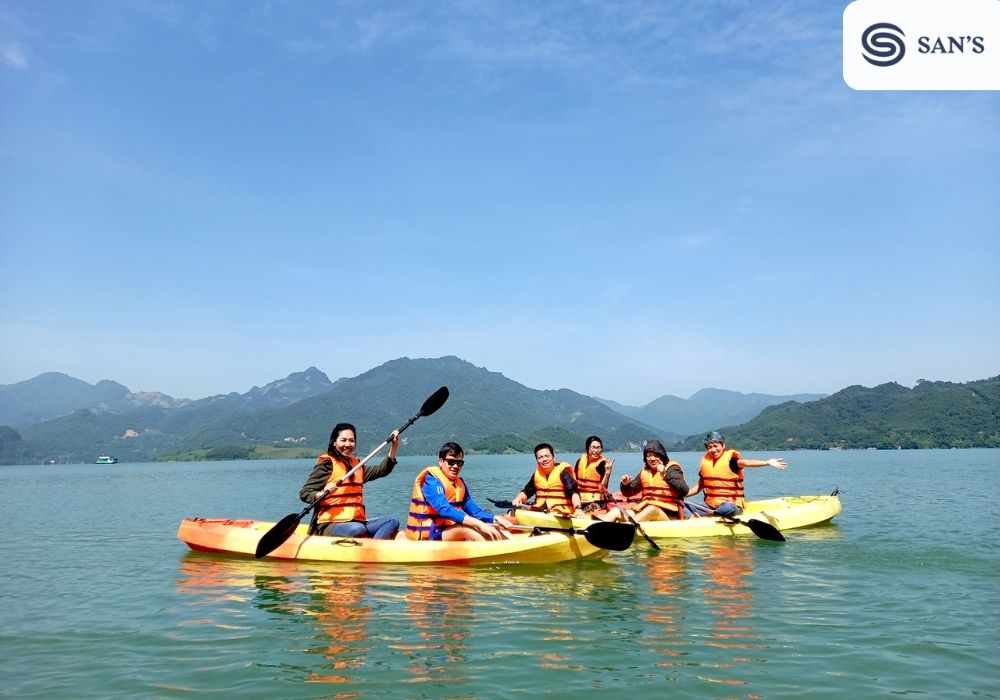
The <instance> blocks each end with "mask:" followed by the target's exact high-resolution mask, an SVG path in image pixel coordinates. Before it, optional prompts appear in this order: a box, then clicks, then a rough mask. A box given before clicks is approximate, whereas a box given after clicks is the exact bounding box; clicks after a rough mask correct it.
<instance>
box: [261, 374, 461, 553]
mask: <svg viewBox="0 0 1000 700" xmlns="http://www.w3.org/2000/svg"><path fill="white" fill-rule="evenodd" d="M447 400H448V387H446V386H443V387H441V388H440V389H438V390H437V391H435V392H434V393H433V394H431V395H430V396H428V397H427V399H426V400H425V401H424V403H423V405H422V406H421V407H420V410H419V411H417V413H416V415H414V416H413V417H412V418H410V420H408V421H406V423H405V424H403V425H402V426H401V427H400V428H398V429H397V430H396V431H395V437H398V436H399V434H400V433H402V432H403V431H404V430H406V429H407V428H409V427H410V426H411V425H413V424H414V422H416V420H417V419H418V418H420V417H421V416H429V415H431V414H432V413H434V412H435V411H437V410H438V409H439V408H441V406H443V405H444V402H445V401H447ZM393 437H394V436H393V435H392V434H390V435H389V437H387V438H386V439H385V440H384V441H383V442H382V444H381V445H379V446H378V447H376V448H375V449H374V450H372V451H371V453H370V454H368V456H367V457H365V458H364V459H363V460H361V461H360V462H358V463H357V464H355V465H354V467H352V468H351V470H350V471H348V472H347V473H346V474H344V476H342V477H340V478H339V479H337V481H336V483H335V484H333V485H332V486H329V487H327V488H325V489H323V490H322V491H320V492H319V493H318V494H316V498H315V499H314V500H313V502H312V503H310V504H309V505H307V506H306V507H305V508H303V509H302V511H301V512H300V513H298V514H296V513H292V514H291V515H286V516H285V517H284V518H282V519H281V520H279V521H278V522H277V523H276V524H275V526H274V527H272V528H271V529H270V530H268V531H267V532H265V533H264V534H263V535H262V536H261V538H260V540H259V541H258V542H257V551H256V552H255V553H254V556H255V557H257V558H258V559H260V558H261V557H265V556H267V555H268V554H270V553H271V552H273V551H274V550H275V549H277V548H278V547H280V546H281V545H282V544H283V543H284V542H285V541H286V540H287V539H288V538H289V537H291V536H292V533H294V532H295V529H296V528H297V527H298V524H299V521H300V520H302V518H303V517H305V514H306V513H308V512H309V511H310V510H312V509H313V508H316V507H317V506H319V504H320V503H321V502H322V501H323V499H324V498H325V497H326V495H327V494H328V493H330V491H331V490H332V489H333V488H335V487H337V486H339V485H340V484H341V483H343V481H344V480H345V479H347V478H348V477H349V476H350V475H351V474H353V473H354V472H355V471H357V470H358V468H359V467H361V466H362V465H364V464H365V463H366V462H367V461H368V460H369V459H371V458H372V457H374V456H375V455H376V454H378V453H379V452H380V451H381V450H382V448H383V447H385V446H386V445H388V444H389V441H390V440H392V439H393Z"/></svg>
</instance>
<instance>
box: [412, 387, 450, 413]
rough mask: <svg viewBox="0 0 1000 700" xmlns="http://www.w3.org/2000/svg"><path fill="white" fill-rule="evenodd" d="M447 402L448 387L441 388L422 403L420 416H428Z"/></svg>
mask: <svg viewBox="0 0 1000 700" xmlns="http://www.w3.org/2000/svg"><path fill="white" fill-rule="evenodd" d="M447 400H448V387H446V386H443V387H441V388H440V389H438V390H437V391H435V392H434V393H433V394H431V395H430V396H428V397H427V400H426V401H424V405H423V406H421V407H420V414H419V415H421V416H429V415H430V414H432V413H434V412H435V411H436V410H438V409H439V408H441V407H442V406H444V402H445V401H447Z"/></svg>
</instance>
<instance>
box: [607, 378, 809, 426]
mask: <svg viewBox="0 0 1000 700" xmlns="http://www.w3.org/2000/svg"><path fill="white" fill-rule="evenodd" d="M825 396H826V394H792V395H789V396H773V395H771V394H743V393H740V392H738V391H727V390H725V389H702V390H700V391H698V392H696V393H694V394H692V395H691V397H690V398H687V399H682V398H680V397H678V396H672V395H670V394H667V395H665V396H661V397H659V398H657V399H654V400H653V401H650V402H649V403H647V404H645V405H644V406H624V405H622V404H620V403H617V402H616V401H611V400H609V399H598V401H600V402H601V403H603V404H604V405H606V406H608V407H609V408H612V409H614V410H615V411H618V412H619V413H623V414H625V415H626V416H630V417H631V418H635V419H636V420H639V421H642V422H643V423H648V424H649V425H652V426H654V427H657V428H659V429H660V430H662V431H663V432H664V434H665V435H666V436H667V437H668V438H669V437H670V436H671V435H677V436H682V435H691V434H692V433H703V432H706V431H708V430H711V429H713V428H715V427H717V426H719V425H737V424H739V423H744V422H746V421H748V420H750V419H751V418H753V417H754V416H756V415H757V414H759V413H760V412H761V411H762V410H764V409H765V408H767V407H768V406H775V405H777V404H780V403H785V402H786V401H797V402H799V403H804V402H806V401H816V400H817V399H822V398H824V397H825Z"/></svg>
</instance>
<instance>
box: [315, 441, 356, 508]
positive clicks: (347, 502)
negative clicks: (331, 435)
mask: <svg viewBox="0 0 1000 700" xmlns="http://www.w3.org/2000/svg"><path fill="white" fill-rule="evenodd" d="M324 460H330V461H331V462H333V468H332V469H331V470H330V476H328V477H326V484H325V486H324V488H331V487H333V485H334V484H336V483H337V482H338V481H339V480H340V479H342V478H343V477H344V475H345V474H347V472H348V471H350V469H353V468H354V467H355V466H357V464H358V462H359V461H360V460H359V459H358V458H357V457H355V456H353V455H352V456H351V457H350V462H351V466H350V467H345V466H344V463H343V462H341V461H340V460H339V459H334V458H333V457H331V456H330V455H328V454H323V455H320V456H319V459H318V460H317V461H318V462H322V461H324ZM364 471H365V468H364V467H363V466H362V467H360V468H358V469H355V471H354V473H353V474H351V475H350V476H349V477H348V478H347V479H346V480H345V481H343V482H342V483H341V484H340V486H337V487H335V488H332V490H331V491H330V493H328V494H327V495H326V497H325V498H324V499H323V500H322V501H320V504H319V514H318V515H317V516H316V522H320V523H345V522H349V521H351V520H362V521H363V520H367V519H368V518H367V517H366V516H365V501H364V497H363V496H362V493H361V491H362V488H363V486H364V482H365V474H364Z"/></svg>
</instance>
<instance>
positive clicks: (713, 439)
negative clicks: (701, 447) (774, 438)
mask: <svg viewBox="0 0 1000 700" xmlns="http://www.w3.org/2000/svg"><path fill="white" fill-rule="evenodd" d="M748 467H774V468H775V469H785V468H787V467H788V465H787V464H786V463H785V460H783V459H781V458H780V457H771V458H769V459H745V458H744V457H743V455H741V454H740V453H739V451H738V450H735V449H732V448H727V447H726V440H725V438H724V437H722V433H720V432H718V431H717V430H713V431H712V432H710V433H709V434H708V435H706V436H705V456H704V457H702V459H701V467H700V468H699V470H698V483H697V484H696V485H695V486H693V487H691V490H690V491H689V492H688V496H693V495H695V494H696V493H698V492H700V491H704V492H705V506H706V507H707V508H708V510H707V511H703V512H701V513H699V514H708V515H721V516H726V517H732V516H735V515H739V514H740V513H742V512H743V509H744V508H745V507H746V498H745V496H744V492H743V470H744V469H746V468H748ZM698 510H701V509H700V508H699V509H698Z"/></svg>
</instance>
